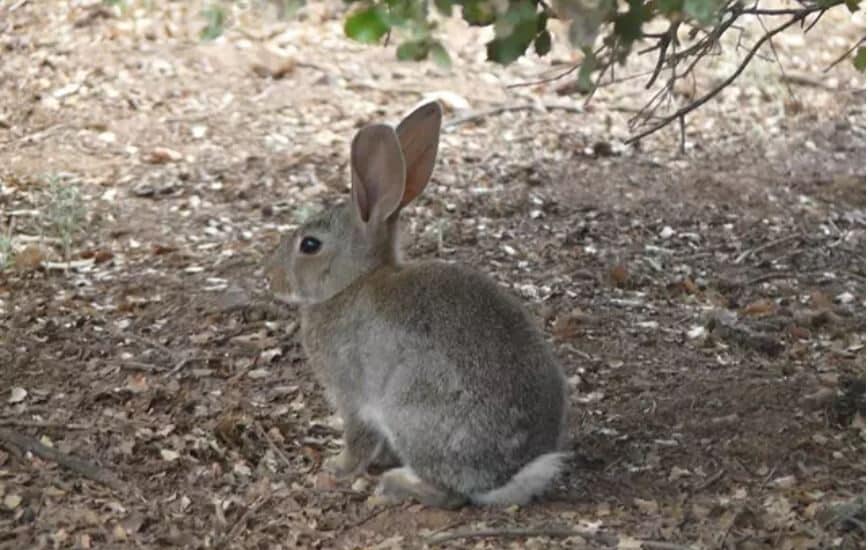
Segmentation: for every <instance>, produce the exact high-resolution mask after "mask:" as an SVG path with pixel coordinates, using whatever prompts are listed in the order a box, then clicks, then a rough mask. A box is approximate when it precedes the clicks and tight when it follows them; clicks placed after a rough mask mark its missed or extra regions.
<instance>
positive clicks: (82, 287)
mask: <svg viewBox="0 0 868 550" xmlns="http://www.w3.org/2000/svg"><path fill="white" fill-rule="evenodd" d="M122 4H123V5H122V6H115V7H110V6H107V5H104V4H103V3H99V2H66V1H54V0H51V1H48V0H46V1H39V2H35V1H27V0H24V1H17V2H5V3H0V50H2V52H3V53H2V56H3V62H2V64H0V213H2V217H0V219H2V224H0V233H2V234H3V235H5V240H4V241H2V243H5V245H4V246H5V247H6V248H5V249H3V248H0V256H2V257H3V258H4V267H3V269H2V270H0V365H2V368H0V390H2V400H0V548H15V549H18V548H49V547H51V548H67V547H70V548H72V547H74V548H90V547H95V548H176V547H178V548H181V547H183V548H212V547H222V548H293V547H296V548H421V547H425V546H431V545H434V544H440V545H442V546H444V547H449V546H452V547H456V548H458V547H466V546H472V547H480V548H488V547H491V548H507V547H508V548H548V547H569V548H583V547H587V548H597V547H618V548H745V549H748V548H791V549H800V548H832V547H835V548H861V547H864V545H865V531H864V528H865V527H864V517H865V504H864V494H865V467H864V466H865V92H864V79H863V77H862V76H861V75H860V74H859V73H857V72H855V71H854V70H853V68H852V66H850V65H849V63H848V62H845V63H842V64H839V65H837V66H835V67H833V68H832V69H831V70H829V71H828V72H823V69H824V68H825V67H826V66H828V65H829V64H830V63H831V62H832V61H834V59H835V58H836V57H838V56H839V55H840V53H841V52H842V51H844V50H846V49H847V47H849V45H850V44H852V43H854V42H855V41H856V40H857V39H858V38H859V37H860V36H864V12H862V11H860V12H858V13H857V14H854V15H853V16H852V17H851V16H850V15H849V14H847V13H846V10H843V11H844V12H845V13H839V12H836V11H832V12H830V13H829V14H828V16H827V19H824V20H823V21H821V22H820V24H819V25H818V26H817V27H816V28H815V29H812V31H811V32H812V33H815V34H820V35H823V33H825V36H826V37H828V44H827V46H826V47H824V48H817V47H816V43H814V42H812V41H811V40H810V39H811V36H812V35H810V34H809V35H808V38H807V39H805V38H803V37H802V34H801V31H799V30H794V31H792V32H788V33H785V34H783V35H782V36H781V37H779V38H776V39H775V40H776V42H775V44H776V50H777V51H776V53H775V55H780V62H781V66H780V67H779V66H778V63H777V61H775V60H773V59H766V60H758V61H756V63H755V64H754V65H752V67H751V68H750V69H749V70H748V71H746V73H745V75H743V76H742V78H740V79H739V80H737V81H736V83H735V84H734V85H733V86H731V87H730V88H729V89H727V90H726V91H725V92H724V93H723V94H722V96H721V97H720V98H719V99H717V100H715V101H712V102H710V103H709V104H708V105H706V106H705V107H703V108H702V109H701V110H700V111H698V112H696V113H694V114H693V115H691V116H689V117H688V118H687V126H686V134H685V135H686V141H685V142H684V144H683V145H684V151H683V152H682V151H681V150H680V149H681V147H680V146H681V145H682V144H681V143H680V141H679V140H680V138H679V131H678V129H677V128H667V129H664V130H663V131H661V132H659V133H657V134H654V135H652V136H651V137H648V138H646V139H643V140H642V141H641V142H640V144H639V146H638V147H625V146H623V145H622V144H623V142H624V141H625V139H626V138H627V137H628V136H629V135H630V129H629V127H628V125H627V122H628V120H629V118H630V117H631V115H632V114H634V113H635V112H636V109H638V108H639V107H641V105H642V104H643V102H644V100H645V99H647V97H649V96H648V94H649V93H650V92H648V91H645V90H644V89H643V88H642V85H643V83H644V82H642V81H633V80H630V81H624V82H621V83H619V84H617V85H612V86H608V87H606V88H603V89H601V90H599V92H598V93H597V95H596V96H595V97H594V98H593V99H592V100H591V101H589V102H587V101H586V99H587V98H585V97H582V96H568V95H561V94H559V93H558V88H559V86H561V85H562V84H563V81H552V82H543V83H539V84H535V85H531V86H521V87H515V88H510V87H508V85H511V84H516V83H522V82H529V81H534V80H537V79H540V78H541V77H543V78H544V77H547V76H549V75H551V74H553V73H556V72H558V71H560V70H563V68H562V67H563V66H565V65H564V63H568V62H569V61H570V60H571V59H574V57H573V54H572V53H571V52H570V51H569V50H567V49H566V48H565V47H562V46H559V47H556V49H555V51H554V52H553V55H552V57H551V58H548V59H544V60H541V59H537V58H536V57H533V56H532V57H529V58H527V59H524V60H522V61H520V62H519V63H517V64H515V65H513V66H511V67H509V68H507V69H502V68H499V67H496V66H493V65H490V64H487V63H485V62H484V60H483V59H481V56H483V55H484V48H483V47H482V46H481V44H483V43H484V40H485V38H484V36H482V35H481V34H480V33H479V32H477V31H475V30H469V29H466V28H464V27H463V26H462V25H461V23H460V22H459V21H457V20H456V21H447V22H445V29H446V31H447V34H448V41H447V42H448V48H449V50H450V51H451V52H452V54H453V66H452V68H450V69H444V68H440V67H438V66H436V65H434V64H432V63H429V62H424V63H419V64H414V63H401V62H398V61H396V60H394V48H393V47H388V48H376V47H368V46H362V45H359V44H356V43H352V42H350V41H348V40H347V39H345V38H344V37H343V36H342V31H341V17H342V13H343V10H344V9H345V8H344V7H343V6H342V4H341V3H333V2H322V3H311V5H309V6H307V7H305V8H303V10H302V12H301V14H300V15H299V16H297V17H296V18H295V19H293V20H291V21H281V20H278V19H276V18H275V17H274V16H273V14H270V13H269V12H268V10H267V9H264V8H262V9H246V10H245V9H242V7H239V6H238V5H233V6H234V7H230V8H227V9H228V10H229V16H230V17H229V21H228V23H227V30H226V33H225V34H224V36H223V37H222V38H220V39H218V40H216V41H212V42H203V41H201V40H199V39H198V33H199V30H200V28H201V26H202V24H203V23H202V21H203V19H202V17H201V15H200V9H201V8H202V5H200V4H199V3H198V2H189V3H187V2H168V1H166V2H126V3H122ZM757 28H758V26H757V25H756V24H753V23H752V24H750V25H746V27H745V31H744V32H745V33H746V34H747V36H748V37H750V36H753V37H757V36H759V34H758V33H759V32H760V31H761V28H759V29H760V30H757ZM751 33H753V34H751ZM764 51H765V50H764ZM767 55H769V56H771V55H772V52H770V51H769V52H767ZM734 59H735V58H734V57H733V58H732V59H730V58H729V57H727V56H726V55H722V56H719V57H718V58H712V59H710V60H709V62H708V63H707V64H706V65H703V66H702V67H701V69H700V73H699V76H698V78H697V82H698V83H700V84H699V85H700V86H709V85H711V83H713V82H714V81H715V78H719V77H720V75H721V74H723V73H722V72H721V71H730V70H732V69H733V68H734V66H735V65H734ZM637 63H638V64H639V65H638V67H639V68H641V64H642V63H646V66H647V63H651V64H652V65H653V60H640V61H638V62H637ZM556 64H560V65H558V66H555V65H556ZM624 70H625V71H629V70H638V68H637V67H627V68H625V69H624ZM781 71H783V73H782V72H781ZM625 74H627V73H625ZM782 74H784V75H788V76H786V77H782ZM805 75H808V76H805ZM796 77H798V78H796ZM434 92H437V97H438V98H440V99H441V102H442V103H443V105H444V107H445V109H446V127H445V129H444V134H443V137H442V141H441V147H440V158H439V160H438V165H437V168H436V171H435V175H434V179H433V182H432V184H431V186H430V187H429V188H428V190H427V192H426V194H425V196H423V197H421V198H420V199H419V200H418V201H417V202H418V204H416V205H415V206H413V207H411V208H409V209H408V210H407V215H406V216H405V225H406V227H405V234H406V236H405V238H404V241H405V245H406V247H405V248H406V251H407V255H408V256H409V257H412V258H440V259H445V260H450V261H460V262H463V263H466V264H470V265H473V266H475V267H476V268H478V269H479V270H481V271H483V272H485V273H488V274H489V275H491V276H492V277H494V278H495V279H496V280H498V281H499V282H501V283H503V284H504V285H506V286H508V287H509V288H511V289H513V291H514V292H515V293H516V294H517V295H519V296H521V297H522V299H523V300H524V301H525V303H526V304H527V306H528V307H529V308H530V309H531V310H532V311H533V313H534V314H535V315H536V317H537V318H538V319H539V320H540V324H541V326H542V327H543V328H544V330H545V331H546V334H547V336H549V337H550V338H551V339H552V342H553V345H554V346H555V349H556V351H557V354H558V357H559V358H560V361H561V363H562V365H563V368H564V371H565V373H566V375H567V377H568V380H569V383H570V422H569V436H570V437H569V442H570V443H569V447H570V450H571V451H572V453H573V459H572V460H571V462H570V463H569V468H567V472H565V474H564V476H563V478H562V479H560V480H559V482H558V484H557V486H556V487H555V488H554V489H553V490H552V492H551V493H550V494H549V495H547V496H546V498H544V499H541V500H540V501H539V502H534V503H532V504H531V505H528V506H525V507H512V508H507V509H497V508H492V509H481V508H464V509H461V510H457V511H444V510H436V509H429V508H425V507H423V506H421V505H417V504H413V503H406V504H403V505H400V506H380V505H376V504H375V503H372V502H369V501H368V497H369V496H370V494H371V493H372V490H373V487H374V486H375V483H376V476H365V477H361V478H358V479H354V480H348V481H339V480H335V479H334V478H332V477H330V476H329V475H327V474H325V473H324V472H323V471H322V469H321V466H322V461H323V458H324V457H325V456H328V455H330V454H332V453H335V452H337V451H338V450H339V448H340V443H339V441H340V430H339V429H338V427H337V425H336V422H335V419H334V418H333V417H332V416H331V411H330V410H329V408H328V406H327V404H326V402H325V400H324V398H323V392H322V388H320V387H319V386H318V385H317V384H316V382H315V380H314V375H313V373H312V372H311V370H310V368H309V366H308V365H307V363H306V361H305V358H304V355H303V352H302V350H301V349H300V345H299V341H298V337H297V329H298V320H297V315H296V311H295V310H293V309H292V308H289V307H285V306H281V305H278V304H277V303H275V302H273V301H272V300H271V299H270V297H269V296H268V294H267V292H266V291H265V285H264V281H263V275H262V268H261V264H262V260H263V258H264V257H265V256H266V255H267V254H268V253H269V251H270V250H271V249H272V248H273V247H274V246H275V245H276V242H277V239H278V236H279V234H280V233H281V232H282V231H286V230H288V229H289V228H291V227H293V226H294V225H295V224H297V223H298V221H299V220H300V219H302V218H303V217H304V216H306V215H307V214H309V213H310V211H311V210H312V209H314V208H317V207H320V206H322V205H323V204H325V203H327V202H331V201H333V200H335V199H338V198H340V197H342V196H343V195H345V193H346V191H347V186H348V178H347V174H346V173H347V157H348V149H349V146H348V144H349V141H350V139H351V137H352V134H353V132H354V131H355V129H357V128H358V127H360V126H361V125H363V124H366V123H369V122H375V121H389V122H395V121H396V120H398V119H399V117H400V116H401V115H402V114H404V113H406V112H407V111H409V109H410V108H411V107H413V106H414V105H415V104H416V103H418V102H419V101H421V100H422V99H423V98H424V97H425V96H426V94H431V93H434ZM681 99H682V100H683V99H684V98H681ZM676 100H677V98H676ZM465 103H466V105H465ZM516 107H518V108H516ZM468 113H470V114H472V115H473V116H471V117H468ZM2 243H0V244H2ZM4 250H5V251H4ZM76 459H77V460H76ZM565 529H569V530H572V531H569V532H565V531H564V530H565ZM482 531H490V533H488V535H489V536H485V537H483V536H481V532H482ZM450 534H451V535H455V537H454V538H450V539H449V540H436V539H435V538H432V537H438V536H440V537H443V536H448V535H450ZM459 535H461V536H459ZM465 535H467V536H465Z"/></svg>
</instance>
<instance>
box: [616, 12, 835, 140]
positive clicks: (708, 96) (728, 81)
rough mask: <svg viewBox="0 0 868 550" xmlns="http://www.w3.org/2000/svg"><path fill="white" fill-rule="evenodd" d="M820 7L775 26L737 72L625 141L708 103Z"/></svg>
mask: <svg viewBox="0 0 868 550" xmlns="http://www.w3.org/2000/svg"><path fill="white" fill-rule="evenodd" d="M820 9H822V8H806V9H805V10H803V11H801V12H800V13H799V14H798V15H794V16H793V17H792V18H791V19H790V20H789V21H787V22H786V23H783V24H782V25H779V26H778V27H775V28H774V29H772V30H771V31H769V32H767V33H766V34H764V35H763V36H762V37H761V38H760V39H759V40H757V42H756V43H755V44H754V45H753V47H752V48H751V49H750V51H748V53H747V55H746V56H745V58H744V59H743V60H742V61H741V63H740V64H739V66H738V68H737V69H736V70H735V72H733V73H732V74H731V75H730V76H729V77H728V78H727V79H726V80H724V81H723V82H721V83H720V84H719V85H717V86H715V87H714V88H713V89H712V90H711V91H709V92H708V93H707V94H705V95H704V96H702V97H701V98H699V99H697V100H696V101H694V102H692V103H690V104H688V105H686V106H684V107H682V108H680V109H678V110H677V111H675V112H674V113H672V114H670V115H667V116H665V117H663V118H662V119H661V120H660V122H658V123H657V124H654V125H653V126H651V127H650V128H648V129H647V130H645V131H643V132H640V133H639V134H636V135H635V136H632V137H630V138H629V139H627V141H625V143H627V144H630V143H635V142H637V141H639V140H640V139H642V138H644V137H647V136H649V135H651V134H653V133H654V132H656V131H657V130H660V129H661V128H663V127H665V126H667V125H668V124H669V123H671V122H673V121H675V120H678V119H679V118H681V117H684V116H685V115H687V114H688V113H690V112H692V111H694V110H696V109H697V108H699V107H701V106H702V105H704V104H706V103H707V102H708V101H710V100H711V99H713V98H714V97H716V96H717V94H719V93H720V92H721V91H723V89H724V88H726V87H727V86H729V85H730V84H732V83H733V82H734V81H735V79H737V78H738V77H739V76H740V75H741V73H742V72H744V70H745V68H746V67H747V65H748V63H750V61H751V59H753V57H754V56H755V55H756V54H757V52H758V51H759V49H760V48H761V47H762V46H763V44H765V43H766V42H768V41H769V40H771V39H772V38H773V37H774V36H776V35H777V34H779V33H781V32H783V31H785V30H787V29H788V28H790V27H792V26H793V25H795V24H796V23H798V22H800V21H803V20H804V19H805V18H806V17H808V15H810V14H812V13H814V12H816V11H819V10H820Z"/></svg>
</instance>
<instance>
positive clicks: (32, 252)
mask: <svg viewBox="0 0 868 550" xmlns="http://www.w3.org/2000/svg"><path fill="white" fill-rule="evenodd" d="M50 256H51V251H50V250H49V249H48V248H47V247H45V246H42V245H39V244H31V245H28V246H26V247H25V248H24V249H23V250H21V251H20V252H17V253H16V254H15V260H14V263H15V267H17V268H18V269H23V270H24V271H33V270H35V269H38V268H39V266H41V265H42V262H44V261H46V260H47V259H48V258H49V257H50Z"/></svg>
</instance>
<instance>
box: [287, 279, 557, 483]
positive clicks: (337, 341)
mask: <svg viewBox="0 0 868 550" xmlns="http://www.w3.org/2000/svg"><path fill="white" fill-rule="evenodd" d="M303 315H304V322H303V327H304V328H303V339H304V343H305V348H306V351H307V353H308V355H309V357H311V359H312V360H313V361H314V362H315V363H317V364H318V370H319V371H320V372H321V374H322V376H323V382H324V385H325V386H326V387H327V388H328V389H329V391H330V392H331V393H332V394H333V400H334V404H335V405H336V406H337V408H338V409H339V410H342V411H344V412H351V413H354V414H356V415H357V416H358V417H360V418H362V419H363V420H364V421H365V422H366V423H368V424H369V425H370V426H371V427H372V428H374V429H376V430H377V431H378V432H380V433H381V434H382V435H383V436H384V437H385V438H386V439H387V440H388V441H389V444H390V446H391V447H392V449H394V451H395V452H396V454H397V455H398V456H399V457H400V459H401V461H402V463H404V464H406V465H409V466H410V467H412V468H413V470H414V471H416V472H417V474H418V475H419V476H421V477H423V478H425V479H428V480H432V481H433V482H435V483H439V484H440V485H442V486H443V487H445V488H448V489H451V490H453V491H456V492H459V493H461V494H465V495H473V494H479V493H483V492H486V491H491V490H494V489H496V488H498V487H501V486H503V485H504V484H506V483H508V482H509V480H510V479H511V478H512V477H513V476H515V475H516V474H517V473H518V472H519V471H520V470H521V469H522V468H524V467H525V466H527V465H528V464H530V463H531V462H533V461H534V460H535V459H537V458H539V457H541V456H543V455H546V454H548V453H553V452H556V451H557V449H558V448H559V446H560V443H561V438H562V433H563V423H564V406H565V382H564V378H563V374H562V372H561V370H560V368H559V367H558V366H557V363H556V362H555V359H554V357H553V355H552V352H551V350H550V348H549V346H548V344H547V343H546V342H545V340H544V339H543V337H542V335H541V333H540V331H539V330H538V329H537V327H536V326H535V325H534V323H533V322H532V321H531V319H530V317H529V316H528V314H527V313H526V312H525V310H524V309H523V307H522V306H521V304H519V303H518V301H517V300H516V299H515V298H513V297H512V296H511V295H510V294H509V293H508V292H506V291H504V290H502V289H501V288H500V287H498V285H497V284H496V283H494V282H493V281H491V280H490V279H488V278H487V277H485V276H484V275H482V274H480V273H478V272H475V271H473V270H469V269H466V268H462V267H459V266H455V265H451V264H446V263H441V262H426V263H420V264H408V265H405V266H401V267H397V266H384V267H382V268H380V269H378V270H376V271H375V272H373V273H371V274H370V275H369V276H367V277H364V278H363V279H362V280H360V281H358V282H357V283H355V284H354V285H351V286H350V287H349V288H347V289H346V290H345V291H344V292H342V293H341V294H339V295H337V296H335V297H334V298H332V300H329V301H328V302H325V303H322V304H318V305H316V306H313V307H310V308H305V311H304V312H303Z"/></svg>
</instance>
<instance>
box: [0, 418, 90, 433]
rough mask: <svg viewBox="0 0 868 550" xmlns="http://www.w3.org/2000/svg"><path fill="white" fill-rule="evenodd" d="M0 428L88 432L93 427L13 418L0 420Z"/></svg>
mask: <svg viewBox="0 0 868 550" xmlns="http://www.w3.org/2000/svg"><path fill="white" fill-rule="evenodd" d="M0 426H17V427H19V428H44V429H52V428H56V429H64V430H89V429H91V428H93V426H85V425H84V424H65V423H63V422H43V421H40V420H17V419H14V418H0Z"/></svg>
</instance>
